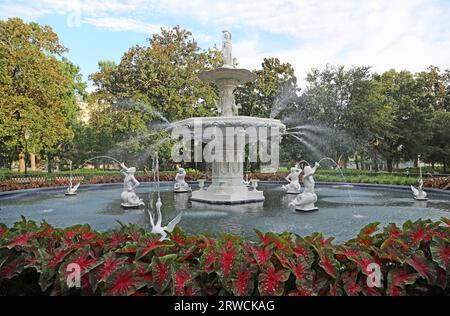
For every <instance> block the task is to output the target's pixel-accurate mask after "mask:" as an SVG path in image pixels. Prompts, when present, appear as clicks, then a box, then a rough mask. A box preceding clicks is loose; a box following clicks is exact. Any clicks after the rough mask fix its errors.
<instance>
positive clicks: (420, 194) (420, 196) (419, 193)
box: [411, 179, 428, 201]
mask: <svg viewBox="0 0 450 316" xmlns="http://www.w3.org/2000/svg"><path fill="white" fill-rule="evenodd" d="M422 187H423V180H422V179H420V180H419V186H418V187H417V189H416V188H415V187H413V186H411V191H412V192H413V194H414V199H415V200H418V201H426V200H428V198H427V192H425V191H424V190H423V188H422Z"/></svg>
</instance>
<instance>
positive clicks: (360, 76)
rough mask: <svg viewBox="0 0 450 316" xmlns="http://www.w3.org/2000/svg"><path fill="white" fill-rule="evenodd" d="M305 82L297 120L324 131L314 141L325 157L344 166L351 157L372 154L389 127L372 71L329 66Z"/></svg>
mask: <svg viewBox="0 0 450 316" xmlns="http://www.w3.org/2000/svg"><path fill="white" fill-rule="evenodd" d="M306 81H307V87H306V91H305V95H304V98H303V99H304V101H303V102H302V106H301V114H299V115H298V116H300V115H301V116H303V117H304V118H306V119H305V121H306V123H309V124H312V125H314V126H319V127H320V129H321V130H322V134H321V135H320V138H318V137H316V138H315V139H314V140H316V142H317V143H318V144H317V146H318V150H320V152H321V153H322V155H330V156H331V157H333V158H334V160H336V161H344V162H345V161H346V160H347V159H348V158H349V157H350V156H353V155H354V156H355V157H356V158H358V157H359V156H360V155H361V154H362V153H365V152H370V150H369V148H370V141H371V139H372V138H373V137H374V134H376V133H377V131H378V130H379V129H382V128H383V127H384V126H385V125H387V124H389V117H388V116H386V115H385V113H386V112H385V108H384V106H383V104H381V103H380V101H379V98H380V97H379V95H378V94H377V86H376V84H375V83H374V82H373V81H372V74H371V72H370V67H365V66H363V67H352V68H350V69H345V67H343V66H340V67H333V66H329V65H327V66H326V67H325V69H324V70H319V69H317V68H314V69H312V70H311V71H310V72H309V73H308V74H307V77H306ZM305 136H307V135H305ZM356 161H357V162H358V160H356Z"/></svg>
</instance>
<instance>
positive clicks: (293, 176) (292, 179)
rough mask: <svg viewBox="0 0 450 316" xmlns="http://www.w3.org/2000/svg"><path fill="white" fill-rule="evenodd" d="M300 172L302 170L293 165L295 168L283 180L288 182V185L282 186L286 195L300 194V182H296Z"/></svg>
mask: <svg viewBox="0 0 450 316" xmlns="http://www.w3.org/2000/svg"><path fill="white" fill-rule="evenodd" d="M301 172H302V169H300V168H299V167H298V165H295V167H292V168H291V172H290V173H289V174H288V175H287V177H286V178H285V179H286V180H287V181H289V184H286V185H283V186H282V188H283V189H284V190H285V191H286V193H289V194H299V193H300V189H301V186H300V182H299V181H298V179H299V177H300V173H301Z"/></svg>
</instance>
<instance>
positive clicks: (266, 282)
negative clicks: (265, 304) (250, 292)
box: [258, 264, 290, 296]
mask: <svg viewBox="0 0 450 316" xmlns="http://www.w3.org/2000/svg"><path fill="white" fill-rule="evenodd" d="M289 274H290V272H289V271H288V270H284V269H281V270H277V269H276V268H275V267H274V266H273V265H272V264H268V265H266V266H265V268H264V269H263V270H262V271H261V273H260V274H259V275H258V290H259V293H260V294H261V295H264V296H280V295H283V293H284V291H285V289H284V285H285V282H286V281H287V280H288V278H289Z"/></svg>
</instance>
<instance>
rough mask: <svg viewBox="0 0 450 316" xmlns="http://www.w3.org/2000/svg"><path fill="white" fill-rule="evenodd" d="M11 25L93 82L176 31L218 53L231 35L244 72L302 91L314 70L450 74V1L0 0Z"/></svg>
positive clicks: (1, 13)
mask: <svg viewBox="0 0 450 316" xmlns="http://www.w3.org/2000/svg"><path fill="white" fill-rule="evenodd" d="M10 17H20V18H22V19H23V20H25V21H36V22H38V23H40V24H47V25H50V26H51V27H52V28H53V29H54V31H56V33H57V34H58V35H59V38H60V42H61V43H62V44H63V45H64V46H65V47H67V48H68V49H69V52H68V53H67V54H66V56H67V57H68V58H69V59H70V60H71V61H72V62H73V63H75V64H76V65H78V66H79V67H80V68H81V73H82V74H83V78H84V80H85V81H86V82H88V76H89V74H91V73H94V72H95V71H96V70H97V69H98V66H97V65H98V61H100V60H114V61H116V62H119V61H120V58H121V57H122V55H123V53H124V52H126V51H127V50H128V49H129V48H130V47H131V46H133V45H136V44H137V45H145V44H146V39H147V38H149V37H151V34H153V33H157V32H159V31H160V28H161V27H165V28H167V27H173V26H176V25H180V26H181V27H183V28H185V29H187V30H189V31H191V32H192V33H193V37H194V38H195V39H196V41H197V42H198V44H199V46H200V47H201V48H205V49H206V48H208V47H213V46H214V45H216V46H217V47H219V48H220V46H221V41H222V35H221V31H222V30H224V29H227V30H229V31H230V32H231V33H232V36H233V56H234V57H236V58H237V60H238V63H239V66H240V67H244V68H248V69H251V70H253V69H258V68H261V62H262V60H263V58H264V57H278V58H279V59H280V60H281V61H282V62H289V63H290V64H292V65H293V67H294V70H295V74H296V76H297V77H298V79H299V82H300V85H301V86H302V85H304V83H305V82H304V78H305V76H306V74H307V72H308V71H309V70H310V69H311V68H313V67H317V68H324V67H325V66H326V65H327V64H330V65H336V66H338V65H344V66H348V67H351V66H352V65H356V66H362V65H365V66H372V68H373V70H374V71H376V72H383V71H385V70H389V69H391V68H395V69H397V70H403V69H406V70H410V71H413V72H417V71H422V70H425V69H426V68H427V67H428V66H429V65H435V66H438V67H439V68H441V69H446V68H450V0H370V1H369V0H367V1H366V0H365V1H362V0H334V1H333V0H296V1H294V0H258V1H256V0H253V1H249V0H239V1H229V0H214V1H212V0H147V1H143V0H133V1H115V0H87V1H85V0H70V1H63V0H40V1H29V0H25V1H10V0H0V19H7V18H10ZM88 84H89V90H92V89H93V86H92V83H90V82H88Z"/></svg>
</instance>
